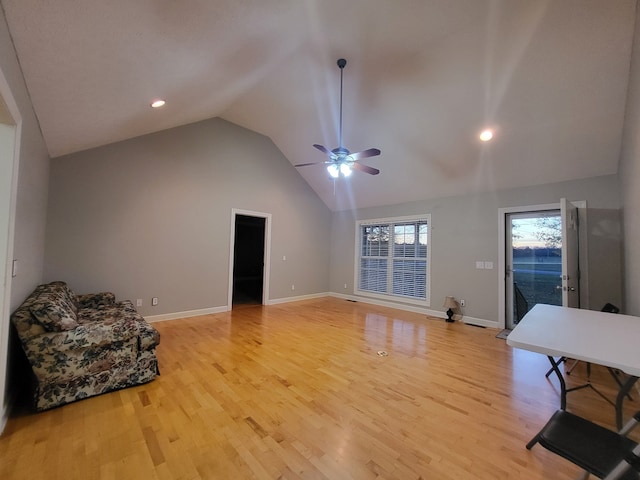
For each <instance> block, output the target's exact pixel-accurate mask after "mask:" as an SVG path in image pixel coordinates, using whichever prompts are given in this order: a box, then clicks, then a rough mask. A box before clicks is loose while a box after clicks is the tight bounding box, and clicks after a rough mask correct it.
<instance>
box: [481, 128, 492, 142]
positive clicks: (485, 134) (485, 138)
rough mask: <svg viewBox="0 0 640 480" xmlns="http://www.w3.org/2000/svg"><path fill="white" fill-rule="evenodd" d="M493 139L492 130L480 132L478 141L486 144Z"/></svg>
mask: <svg viewBox="0 0 640 480" xmlns="http://www.w3.org/2000/svg"><path fill="white" fill-rule="evenodd" d="M492 138H493V130H490V129H486V130H483V131H482V132H480V140H482V141H483V142H488V141H489V140H491V139H492Z"/></svg>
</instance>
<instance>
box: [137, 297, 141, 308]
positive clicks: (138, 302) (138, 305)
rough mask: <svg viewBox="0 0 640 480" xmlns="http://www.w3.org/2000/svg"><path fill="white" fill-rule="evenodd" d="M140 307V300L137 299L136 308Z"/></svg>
mask: <svg viewBox="0 0 640 480" xmlns="http://www.w3.org/2000/svg"><path fill="white" fill-rule="evenodd" d="M141 306H142V299H141V298H139V299H137V300H136V307H141Z"/></svg>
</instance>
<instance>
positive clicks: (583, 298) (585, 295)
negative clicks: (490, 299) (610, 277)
mask: <svg viewBox="0 0 640 480" xmlns="http://www.w3.org/2000/svg"><path fill="white" fill-rule="evenodd" d="M569 203H570V204H571V205H573V206H574V207H577V208H578V220H579V227H578V238H579V239H580V249H579V252H578V263H579V266H580V308H589V276H588V264H589V263H588V255H587V252H588V250H587V232H588V230H587V202H586V200H579V201H575V202H571V201H570V202H569ZM559 209H560V202H559V201H558V203H545V204H539V205H522V206H518V207H504V208H499V209H498V272H499V274H498V328H505V324H506V315H505V313H506V292H505V283H506V259H505V254H506V252H505V250H506V241H505V234H506V231H505V221H506V217H507V214H510V213H526V212H538V211H544V210H559Z"/></svg>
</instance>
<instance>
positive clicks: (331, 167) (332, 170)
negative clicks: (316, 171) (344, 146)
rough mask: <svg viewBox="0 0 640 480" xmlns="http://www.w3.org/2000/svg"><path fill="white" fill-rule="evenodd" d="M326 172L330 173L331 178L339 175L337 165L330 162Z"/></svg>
mask: <svg viewBox="0 0 640 480" xmlns="http://www.w3.org/2000/svg"><path fill="white" fill-rule="evenodd" d="M327 172H329V175H331V177H332V178H338V177H339V176H340V170H339V169H338V165H337V164H335V163H332V164H331V165H329V166H328V167H327Z"/></svg>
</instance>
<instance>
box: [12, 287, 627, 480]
mask: <svg viewBox="0 0 640 480" xmlns="http://www.w3.org/2000/svg"><path fill="white" fill-rule="evenodd" d="M154 325H155V326H156V327H157V328H158V330H159V331H160V332H161V335H162V340H161V344H160V347H159V348H158V356H159V360H160V369H161V373H162V375H161V376H160V377H159V378H158V379H156V380H155V381H153V382H151V383H149V384H146V385H142V386H138V387H134V388H129V389H125V390H121V391H118V392H113V393H109V394H106V395H102V396H100V397H94V398H91V399H88V400H84V401H81V402H77V403H74V404H70V405H66V406H63V407H60V408H57V409H54V410H51V411H47V412H43V413H39V414H28V415H23V416H20V417H16V418H11V419H10V420H9V423H8V425H7V428H6V429H5V432H4V434H3V435H2V437H0V478H2V479H5V480H8V479H34V480H35V479H48V480H51V479H118V480H121V479H178V478H180V479H245V478H246V479H250V478H257V479H280V478H282V479H295V478H305V479H331V480H334V479H402V480H406V479H437V480H446V479H455V480H460V479H492V480H493V479H527V480H531V479H569V478H575V477H576V476H577V475H578V473H579V470H578V469H577V468H575V467H574V466H572V465H570V464H569V463H568V462H566V461H564V460H562V459H560V458H558V457H555V456H554V455H552V454H550V453H549V452H547V451H546V450H544V449H543V448H541V447H540V446H537V447H534V448H533V450H531V451H527V450H526V449H525V443H526V442H527V441H528V440H529V439H530V438H531V437H532V436H533V435H534V434H535V433H536V432H537V431H538V430H539V428H540V427H542V425H543V424H544V423H545V421H546V420H547V419H548V418H549V416H550V415H551V414H552V413H553V412H554V411H555V410H556V409H557V407H558V405H559V397H558V389H557V387H556V384H555V383H553V382H550V381H548V380H546V379H545V377H544V373H545V372H546V371H547V369H548V361H547V359H546V357H544V356H542V355H538V354H533V353H529V352H524V351H520V350H513V349H511V347H509V346H507V345H506V342H505V341H504V340H500V339H496V338H495V335H496V333H497V331H496V330H491V329H483V328H478V327H473V326H468V325H464V324H462V323H455V324H447V323H445V322H444V321H443V320H441V319H433V318H428V317H425V316H424V315H418V314H413V313H407V312H403V311H398V310H392V309H387V308H382V307H374V306H371V305H366V304H363V303H353V302H348V301H345V300H338V299H330V298H327V299H319V300H309V301H304V302H296V303H290V304H286V305H279V306H270V307H261V306H255V307H243V308H238V309H235V310H234V311H233V312H229V313H223V314H217V315H207V316H202V317H194V318H189V319H182V320H173V321H167V322H161V323H156V324H154ZM378 351H386V352H387V353H388V355H387V356H379V355H378ZM594 369H595V371H594V377H595V381H596V383H600V384H601V385H602V387H603V388H605V389H607V390H608V391H609V392H612V388H613V383H612V380H611V379H610V378H609V377H608V376H607V374H606V372H603V371H602V369H599V368H597V367H594ZM583 371H584V368H583V365H579V366H578V367H577V368H576V370H575V371H574V373H573V374H572V375H571V379H575V380H576V381H578V380H579V378H578V377H580V376H581V375H582V373H581V372H583ZM634 393H635V392H634ZM637 396H638V394H637V393H635V396H634V400H633V401H632V402H627V404H628V410H629V411H631V410H633V409H638V408H640V407H639V403H640V402H639V401H638V399H637ZM568 406H569V410H571V411H574V412H577V413H579V414H581V415H585V416H587V417H588V418H591V419H593V420H595V421H598V422H599V423H602V424H604V425H607V426H610V427H613V422H614V414H613V408H612V407H611V406H610V405H609V404H607V403H606V402H605V401H604V400H602V399H601V398H600V397H598V396H597V395H596V394H595V393H593V392H591V391H590V390H581V391H579V392H574V393H571V394H570V395H569V401H568Z"/></svg>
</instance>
